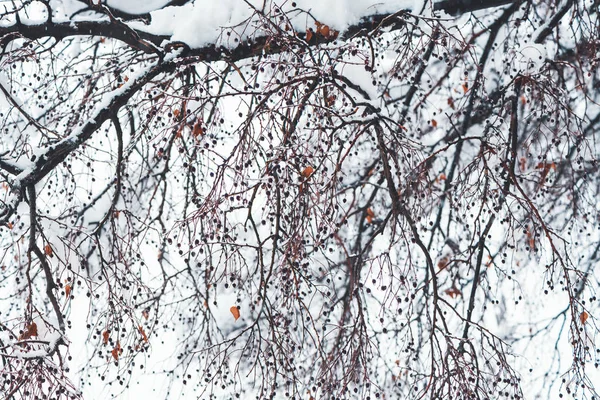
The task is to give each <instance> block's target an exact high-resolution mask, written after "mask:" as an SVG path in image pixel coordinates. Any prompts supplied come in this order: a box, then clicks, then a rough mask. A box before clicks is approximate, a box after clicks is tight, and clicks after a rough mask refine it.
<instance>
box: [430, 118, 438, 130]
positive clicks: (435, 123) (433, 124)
mask: <svg viewBox="0 0 600 400" xmlns="http://www.w3.org/2000/svg"><path fill="white" fill-rule="evenodd" d="M431 126H433V127H434V128H437V121H436V120H435V119H432V120H431Z"/></svg>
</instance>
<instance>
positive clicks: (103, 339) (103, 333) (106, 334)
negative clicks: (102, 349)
mask: <svg viewBox="0 0 600 400" xmlns="http://www.w3.org/2000/svg"><path fill="white" fill-rule="evenodd" d="M109 335H110V333H109V332H108V331H107V330H106V331H104V332H102V343H104V344H108V337H109Z"/></svg>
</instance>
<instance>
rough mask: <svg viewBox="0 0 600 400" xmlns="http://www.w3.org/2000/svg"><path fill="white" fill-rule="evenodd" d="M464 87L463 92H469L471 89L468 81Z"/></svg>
mask: <svg viewBox="0 0 600 400" xmlns="http://www.w3.org/2000/svg"><path fill="white" fill-rule="evenodd" d="M462 88H463V92H465V93H467V92H468V91H469V84H468V83H466V82H465V83H463V84H462Z"/></svg>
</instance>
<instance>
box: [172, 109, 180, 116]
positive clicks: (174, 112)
mask: <svg viewBox="0 0 600 400" xmlns="http://www.w3.org/2000/svg"><path fill="white" fill-rule="evenodd" d="M179 114H181V111H179V110H178V109H175V110H173V115H174V116H175V118H179Z"/></svg>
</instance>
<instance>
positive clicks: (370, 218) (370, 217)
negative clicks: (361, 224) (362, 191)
mask: <svg viewBox="0 0 600 400" xmlns="http://www.w3.org/2000/svg"><path fill="white" fill-rule="evenodd" d="M374 217H375V213H374V212H373V210H371V208H367V216H366V217H365V218H366V220H367V222H368V223H369V224H370V223H372V222H373V218H374Z"/></svg>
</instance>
